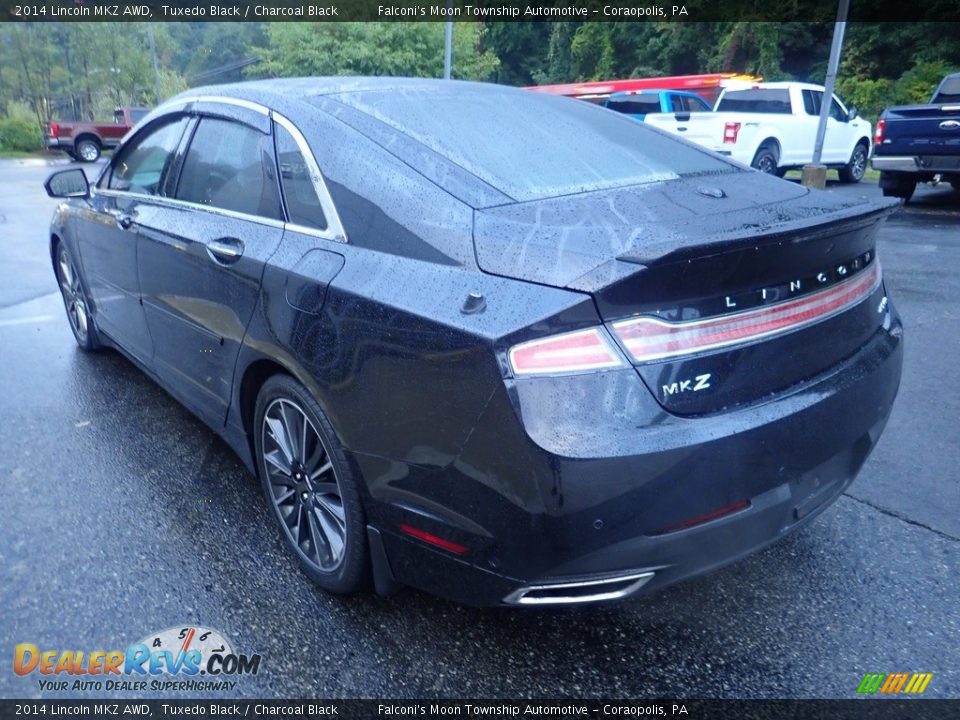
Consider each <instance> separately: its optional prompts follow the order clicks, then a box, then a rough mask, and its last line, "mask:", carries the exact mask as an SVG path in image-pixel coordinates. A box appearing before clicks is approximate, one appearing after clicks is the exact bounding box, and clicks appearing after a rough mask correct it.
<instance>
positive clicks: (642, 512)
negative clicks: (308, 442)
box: [371, 310, 903, 605]
mask: <svg viewBox="0 0 960 720" xmlns="http://www.w3.org/2000/svg"><path fill="white" fill-rule="evenodd" d="M902 357H903V355H902V327H901V325H900V322H899V319H898V318H897V317H896V315H895V313H893V312H892V310H891V311H889V313H888V316H887V319H886V321H885V323H884V327H883V329H881V330H879V331H878V332H877V333H876V334H875V335H874V336H873V338H872V339H871V340H870V341H869V342H868V343H867V344H866V345H865V346H864V347H863V348H861V349H860V351H859V352H857V353H856V355H854V356H852V357H850V358H848V359H847V360H846V361H844V362H842V363H840V364H839V365H837V366H836V367H834V368H831V369H830V370H829V371H828V372H825V373H823V374H821V375H820V376H818V377H816V378H813V379H811V380H810V381H809V382H807V383H805V384H803V385H802V386H800V387H797V388H795V389H794V390H792V391H791V392H789V393H785V394H783V395H781V396H779V397H778V398H777V399H776V400H774V401H771V402H767V403H763V404H760V405H754V406H750V407H746V408H743V409H741V410H735V411H732V412H724V413H718V414H715V415H712V416H705V417H700V418H679V417H676V416H671V415H669V414H667V413H664V412H663V411H662V409H661V408H659V407H650V406H647V405H645V403H644V402H643V398H644V397H647V398H650V395H649V393H648V392H647V391H646V390H645V389H643V391H642V393H640V392H636V393H634V391H633V388H634V386H633V385H632V384H631V381H630V379H629V375H628V374H624V375H622V376H620V375H618V374H617V373H615V372H611V373H601V374H597V375H593V376H589V375H585V376H582V378H583V379H582V380H581V381H580V382H581V383H583V387H581V388H580V390H582V392H575V393H573V396H574V397H573V398H572V401H571V404H570V406H569V408H567V409H569V411H570V412H571V413H572V418H571V419H572V420H575V423H571V426H570V427H569V428H567V427H565V426H564V419H563V413H564V412H565V409H564V407H561V406H560V405H556V404H555V405H554V406H551V405H550V403H551V402H553V403H563V402H566V400H562V399H561V400H557V399H556V398H551V396H550V390H549V388H540V389H536V390H532V389H531V388H530V387H526V388H524V387H516V388H513V389H512V393H513V396H512V400H513V402H514V407H515V408H517V409H518V411H519V417H520V418H522V422H523V425H522V427H521V429H520V430H521V432H523V433H524V437H523V438H522V439H520V438H517V437H515V436H514V432H516V428H513V427H511V426H510V423H509V418H508V416H507V415H505V414H503V413H501V412H500V411H499V410H498V409H497V408H496V407H495V405H496V404H495V403H492V404H491V407H490V408H488V411H487V413H485V416H484V417H482V418H481V421H480V423H479V424H478V426H477V429H476V430H475V431H474V433H473V435H472V436H471V439H470V441H469V442H468V444H467V447H465V448H464V450H463V452H462V453H461V455H460V456H459V457H458V458H457V460H456V461H454V462H453V463H452V464H451V465H450V466H448V467H447V468H445V469H444V470H442V471H439V472H437V473H434V474H432V475H430V476H428V477H420V478H417V479H412V478H411V477H406V478H403V480H404V481H405V483H400V482H398V483H396V485H398V486H399V485H401V484H405V487H404V492H403V500H402V502H391V501H390V500H388V499H387V498H386V497H383V498H382V502H374V503H372V505H374V506H375V507H374V508H373V509H372V513H371V518H375V519H376V520H375V522H374V523H373V524H375V525H376V526H377V527H378V529H379V530H380V531H381V534H382V537H383V549H384V554H385V556H386V559H387V563H386V565H387V568H388V572H389V574H390V575H391V577H392V578H393V579H396V580H398V581H400V582H402V583H405V584H409V585H412V586H415V587H419V588H422V589H424V590H427V591H429V592H431V593H434V594H437V595H441V596H444V597H448V598H451V599H454V600H457V601H460V602H464V603H468V604H474V605H502V604H531V603H529V602H528V601H529V600H530V599H531V598H532V599H534V600H537V601H538V602H536V603H535V604H569V603H573V602H584V601H602V600H612V599H619V598H621V597H627V596H630V595H633V594H636V593H646V592H650V591H654V590H657V589H659V588H662V587H665V586H667V585H670V584H672V583H675V582H678V581H681V580H684V579H686V578H690V577H692V576H696V575H700V574H703V573H707V572H710V571H712V570H715V569H717V568H719V567H721V566H723V565H726V564H729V563H731V562H734V561H736V560H738V559H741V558H743V557H745V556H747V555H750V554H752V553H754V552H756V551H758V550H760V549H761V548H763V547H765V546H767V545H769V544H771V543H773V542H775V541H776V540H778V539H780V538H782V537H784V536H785V535H787V534H788V533H790V532H793V531H794V530H796V529H798V528H800V527H802V526H803V525H804V524H806V523H808V522H809V521H810V520H811V519H813V518H814V517H815V516H816V515H817V514H819V513H820V512H821V511H823V510H824V509H825V508H826V507H828V506H829V505H830V504H831V502H833V501H834V500H835V499H836V498H837V497H839V495H840V494H841V493H842V492H843V491H844V490H845V489H846V488H847V487H848V486H849V484H850V483H851V482H852V481H853V479H854V477H855V476H856V474H857V472H858V471H859V469H860V468H861V467H862V465H863V463H864V461H865V460H866V458H867V456H868V455H869V453H870V451H871V450H872V449H873V447H874V445H875V444H876V442H877V440H878V439H879V437H880V434H881V432H882V430H883V428H884V426H885V424H886V421H887V418H888V416H889V412H890V409H891V407H892V404H893V401H894V398H895V396H896V393H897V390H898V387H899V381H900V374H901V367H902ZM629 372H630V373H632V371H629ZM633 379H634V380H636V374H633ZM567 380H569V378H568V379H567ZM591 383H592V384H593V386H591ZM567 389H568V392H567V393H565V395H566V396H567V399H568V400H569V399H570V395H571V393H570V392H569V386H568V388H567ZM603 392H606V393H607V395H603ZM598 393H599V394H598ZM587 397H591V398H593V397H607V398H610V399H613V401H614V404H613V405H610V404H609V403H608V404H606V405H603V406H602V407H598V408H597V409H596V411H594V409H593V408H592V407H591V406H590V405H589V404H585V403H583V399H584V398H587ZM611 414H612V415H613V420H615V425H614V424H611V420H610V417H611ZM538 415H539V416H542V417H544V418H548V420H543V421H542V423H541V420H538ZM603 417H606V418H607V421H606V424H605V425H603V422H604V421H603V420H602V418H603ZM541 424H542V426H541ZM547 425H550V427H547ZM575 428H579V430H576V429H575ZM573 432H578V433H579V434H578V435H572V434H571V433H573ZM604 443H606V445H605V446H604ZM587 448H589V452H587ZM598 449H600V450H601V452H600V453H597V452H596V451H597V450H598ZM578 453H580V456H576V455H577V454H578ZM481 458H483V459H486V462H484V461H483V460H481ZM491 458H497V459H491ZM394 470H396V468H394ZM511 473H512V474H511ZM531 478H533V482H532V483H531V482H527V480H528V479H531ZM534 488H535V490H534ZM744 502H745V503H746V505H745V506H743V505H744ZM732 504H739V505H740V506H741V509H738V510H736V511H735V512H732V513H730V514H728V515H725V516H723V517H719V518H717V519H713V520H709V521H706V522H702V523H701V524H698V525H696V526H693V527H687V528H685V529H677V530H672V531H671V530H670V528H673V527H677V526H680V525H683V524H684V522H686V521H689V520H690V519H691V518H698V517H702V516H705V515H709V513H710V512H711V511H714V510H716V509H718V508H723V507H728V506H731V505H732ZM465 518H469V521H467V520H466V519H465ZM402 523H411V524H417V525H419V526H420V527H425V528H426V529H427V530H428V531H430V532H432V533H435V534H436V535H438V536H441V537H446V538H449V539H452V540H455V541H456V542H457V543H461V544H463V545H465V546H467V547H468V548H470V551H469V552H467V553H464V554H462V555H454V554H451V553H449V552H445V551H442V550H438V549H435V548H432V547H429V546H427V545H425V544H424V543H422V542H420V541H418V540H415V539H412V538H408V537H406V536H404V535H402V534H400V533H399V532H398V531H397V528H399V526H400V524H402ZM621 591H623V592H621ZM525 599H526V600H525Z"/></svg>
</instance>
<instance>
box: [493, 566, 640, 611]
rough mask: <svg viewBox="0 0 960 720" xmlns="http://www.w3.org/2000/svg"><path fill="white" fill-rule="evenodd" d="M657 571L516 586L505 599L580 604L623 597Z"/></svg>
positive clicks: (522, 602)
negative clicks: (517, 588)
mask: <svg viewBox="0 0 960 720" xmlns="http://www.w3.org/2000/svg"><path fill="white" fill-rule="evenodd" d="M653 575H654V574H653V573H652V572H642V573H633V574H630V575H618V576H616V577H607V578H600V579H597V580H578V581H571V582H558V583H543V584H542V585H527V586H526V587H522V588H520V589H519V590H514V591H513V592H512V593H510V594H509V595H507V596H506V597H505V598H504V599H503V602H504V604H506V605H576V604H579V603H595V602H605V601H608V600H620V599H621V598H625V597H627V596H629V595H632V594H633V593H635V592H637V590H639V589H640V588H642V587H643V586H644V585H646V584H647V582H648V581H649V580H650V578H652V577H653Z"/></svg>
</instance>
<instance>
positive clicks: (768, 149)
mask: <svg viewBox="0 0 960 720" xmlns="http://www.w3.org/2000/svg"><path fill="white" fill-rule="evenodd" d="M779 163H780V153H779V152H777V148H776V147H775V146H773V145H763V146H762V147H761V148H760V149H759V150H757V154H756V155H754V156H753V162H752V163H750V167H752V168H754V169H756V170H759V171H760V172H762V173H767V174H768V175H776V174H777V165H778V164H779Z"/></svg>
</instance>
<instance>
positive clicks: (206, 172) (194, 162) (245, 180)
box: [176, 117, 282, 220]
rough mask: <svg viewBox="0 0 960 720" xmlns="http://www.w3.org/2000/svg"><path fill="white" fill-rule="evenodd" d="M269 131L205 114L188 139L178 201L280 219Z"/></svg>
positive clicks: (178, 188) (178, 187) (278, 197)
mask: <svg viewBox="0 0 960 720" xmlns="http://www.w3.org/2000/svg"><path fill="white" fill-rule="evenodd" d="M272 144H273V143H272V142H271V141H270V136H269V135H264V134H263V133H261V132H259V131H258V130H254V129H253V128H251V127H249V126H247V125H242V124H240V123H237V122H233V121H230V120H221V119H219V118H209V117H205V118H203V119H202V120H201V121H200V125H199V126H198V127H197V131H196V132H195V133H194V135H193V140H191V142H190V149H189V150H188V151H187V157H186V160H184V163H183V171H182V172H181V173H180V182H179V184H178V185H177V195H176V196H177V199H178V200H186V201H188V202H192V203H197V204H199V205H209V206H210V207H215V208H220V209H222V210H232V211H234V212H240V213H244V214H246V215H259V216H260V217H265V218H270V219H272V220H280V219H282V213H281V211H280V194H279V191H278V190H277V179H276V172H275V171H274V164H273V148H272Z"/></svg>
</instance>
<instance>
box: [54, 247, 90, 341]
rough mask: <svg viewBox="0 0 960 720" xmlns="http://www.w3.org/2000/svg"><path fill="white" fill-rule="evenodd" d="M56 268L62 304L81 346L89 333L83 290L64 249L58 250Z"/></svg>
mask: <svg viewBox="0 0 960 720" xmlns="http://www.w3.org/2000/svg"><path fill="white" fill-rule="evenodd" d="M57 268H58V273H57V275H58V279H59V281H60V293H61V294H62V295H63V304H64V306H65V307H66V309H67V318H68V319H69V320H70V327H71V328H72V329H73V332H74V335H76V336H77V341H78V342H79V343H80V344H81V345H83V344H85V343H86V342H87V336H88V333H89V316H88V314H87V303H86V300H85V299H84V295H83V288H82V287H81V286H80V277H79V275H78V274H77V272H76V269H75V268H74V267H73V263H72V262H71V261H70V255H69V254H68V253H67V249H66V248H64V247H61V248H60V254H59V257H58V259H57Z"/></svg>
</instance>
